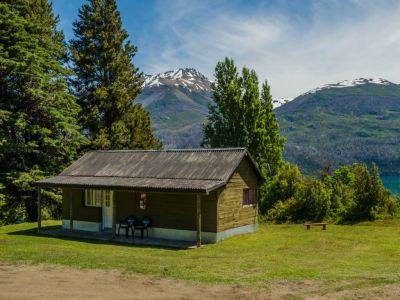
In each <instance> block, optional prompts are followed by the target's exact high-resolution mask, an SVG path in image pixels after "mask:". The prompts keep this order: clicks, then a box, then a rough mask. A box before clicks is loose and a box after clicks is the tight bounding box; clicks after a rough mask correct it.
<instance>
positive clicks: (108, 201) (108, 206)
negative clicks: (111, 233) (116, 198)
mask: <svg viewBox="0 0 400 300" xmlns="http://www.w3.org/2000/svg"><path fill="white" fill-rule="evenodd" d="M104 192H105V193H104V197H103V204H102V207H103V230H104V229H109V228H112V211H113V204H114V203H113V197H112V196H113V194H112V192H111V191H104Z"/></svg>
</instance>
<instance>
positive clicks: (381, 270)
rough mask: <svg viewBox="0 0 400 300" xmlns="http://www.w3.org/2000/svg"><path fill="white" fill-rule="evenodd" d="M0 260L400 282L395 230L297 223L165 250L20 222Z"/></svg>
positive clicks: (169, 272) (203, 276) (399, 232)
mask: <svg viewBox="0 0 400 300" xmlns="http://www.w3.org/2000/svg"><path fill="white" fill-rule="evenodd" d="M57 224H59V222H56V221H47V222H45V225H47V226H50V225H57ZM0 263H16V264H23V263H25V264H26V263H27V264H31V263H32V264H58V265H64V266H71V267H76V268H102V269H103V268H104V269H118V270H121V271H123V272H137V273H144V274H152V275H157V276H169V277H175V278H180V279H188V280H195V281H203V282H213V283H229V284H240V285H254V284H256V285H257V286H260V287H261V286H264V284H265V283H266V282H267V281H271V280H307V279H322V280H328V281H330V280H335V281H337V280H353V281H354V280H358V281H359V280H361V281H363V282H364V284H366V285H377V284H378V285H379V284H384V283H393V282H399V280H400V268H399V265H400V227H399V226H398V224H396V223H395V224H392V225H386V226H376V225H372V226H360V225H358V226H328V230H327V231H322V230H320V229H319V228H312V230H310V231H307V230H305V229H304V228H303V226H302V225H271V226H268V227H267V226H265V225H263V226H261V228H260V230H259V231H258V232H257V233H254V234H248V235H244V236H237V237H233V238H230V239H228V240H225V241H223V242H221V243H218V244H214V245H206V246H204V247H202V248H200V249H194V250H170V249H162V248H152V247H138V246H127V245H121V244H112V243H100V242H93V241H85V240H68V239H59V238H52V237H45V236H37V235H36V234H35V224H32V223H26V224H21V225H11V226H5V227H1V228H0Z"/></svg>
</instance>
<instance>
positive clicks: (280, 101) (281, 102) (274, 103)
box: [272, 98, 293, 109]
mask: <svg viewBox="0 0 400 300" xmlns="http://www.w3.org/2000/svg"><path fill="white" fill-rule="evenodd" d="M292 100H293V98H274V99H272V106H273V107H274V109H275V108H278V107H280V106H282V105H284V104H286V103H288V102H290V101H292Z"/></svg>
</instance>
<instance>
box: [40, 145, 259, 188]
mask: <svg viewBox="0 0 400 300" xmlns="http://www.w3.org/2000/svg"><path fill="white" fill-rule="evenodd" d="M245 156H247V157H249V158H250V161H251V164H252V165H253V167H254V170H255V172H256V173H257V175H258V177H259V178H260V180H262V176H261V174H260V172H259V171H258V169H257V167H256V166H255V163H254V161H253V160H252V158H251V156H250V154H249V153H248V152H247V150H246V149H245V148H227V149H194V150H189V149H187V150H186V149H185V150H119V151H114V150H111V151H92V152H88V153H86V154H85V155H84V156H82V157H81V158H80V159H78V160H77V161H76V162H74V163H73V164H72V165H71V166H70V167H68V168H67V169H65V170H64V171H63V172H62V173H61V174H60V175H59V176H56V177H52V178H48V179H45V180H40V181H38V182H36V184H37V185H39V186H56V185H58V186H61V185H63V186H68V185H69V186H102V187H105V186H110V187H111V186H112V187H121V188H122V187H126V188H132V189H133V188H156V189H184V190H196V191H200V190H201V191H205V192H208V191H211V190H212V189H215V188H216V187H219V186H221V185H223V184H226V183H227V182H228V181H229V178H230V176H232V174H233V173H234V171H235V170H236V168H237V166H238V165H239V163H240V162H241V161H242V159H243V158H244V157H245Z"/></svg>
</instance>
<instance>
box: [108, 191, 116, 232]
mask: <svg viewBox="0 0 400 300" xmlns="http://www.w3.org/2000/svg"><path fill="white" fill-rule="evenodd" d="M110 197H111V193H110ZM110 201H112V234H111V237H112V239H115V231H116V227H117V226H116V221H115V219H116V218H117V208H116V205H115V201H114V197H112V198H111V199H110Z"/></svg>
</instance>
